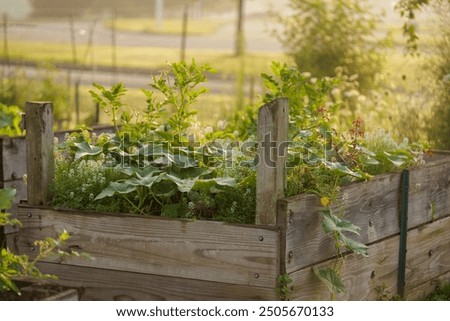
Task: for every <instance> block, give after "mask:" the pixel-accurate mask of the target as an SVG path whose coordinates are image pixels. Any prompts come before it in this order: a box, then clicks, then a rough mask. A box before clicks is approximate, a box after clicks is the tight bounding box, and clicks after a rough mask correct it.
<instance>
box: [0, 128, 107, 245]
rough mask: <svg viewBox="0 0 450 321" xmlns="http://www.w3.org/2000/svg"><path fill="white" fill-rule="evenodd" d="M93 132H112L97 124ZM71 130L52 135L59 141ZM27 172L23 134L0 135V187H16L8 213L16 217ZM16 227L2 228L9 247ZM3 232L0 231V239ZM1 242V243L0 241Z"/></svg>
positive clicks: (22, 195) (24, 197) (25, 197)
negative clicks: (12, 135)
mask: <svg viewBox="0 0 450 321" xmlns="http://www.w3.org/2000/svg"><path fill="white" fill-rule="evenodd" d="M93 131H94V132H95V133H98V134H99V133H105V132H114V129H113V128H112V127H111V126H99V127H95V128H94V130H93ZM71 132H73V131H59V132H55V133H54V136H55V137H57V138H58V139H59V141H63V140H64V136H65V135H66V133H71ZM26 172H27V149H26V141H25V136H17V137H5V136H0V188H7V187H9V188H14V189H16V199H15V202H14V203H13V206H12V208H11V209H10V210H8V213H11V214H12V216H13V217H17V214H18V205H19V200H26V199H27V187H26V185H25V182H24V179H23V177H24V175H25V174H26ZM17 231H18V230H17V228H16V227H11V226H7V227H5V230H4V236H5V239H6V243H7V244H8V246H10V247H11V248H13V247H14V237H15V236H16V235H17ZM2 237H3V233H2V232H1V231H0V240H1V239H2ZM0 244H1V243H0Z"/></svg>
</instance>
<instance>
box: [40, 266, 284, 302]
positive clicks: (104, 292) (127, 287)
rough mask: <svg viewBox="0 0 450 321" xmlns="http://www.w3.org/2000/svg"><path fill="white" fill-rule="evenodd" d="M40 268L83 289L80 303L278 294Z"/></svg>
mask: <svg viewBox="0 0 450 321" xmlns="http://www.w3.org/2000/svg"><path fill="white" fill-rule="evenodd" d="M38 267H39V268H40V269H41V271H43V272H45V273H50V274H54V275H57V276H58V278H59V280H58V281H57V283H60V284H62V285H64V286H68V287H77V288H78V287H82V293H81V297H80V300H89V301H92V300H104V301H105V300H107V301H113V300H145V301H150V300H171V301H175V300H200V301H209V300H252V301H257V300H276V291H275V290H274V289H273V288H268V287H255V286H244V285H234V284H228V283H220V282H211V281H202V280H192V279H184V278H176V277H170V276H159V275H151V274H141V273H132V272H126V271H113V270H104V269H97V268H90V267H82V266H70V265H65V264H55V263H42V264H39V265H38Z"/></svg>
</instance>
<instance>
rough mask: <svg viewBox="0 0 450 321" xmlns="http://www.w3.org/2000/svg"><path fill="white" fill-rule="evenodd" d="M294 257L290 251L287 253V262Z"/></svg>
mask: <svg viewBox="0 0 450 321" xmlns="http://www.w3.org/2000/svg"><path fill="white" fill-rule="evenodd" d="M293 257H294V252H292V251H289V253H288V258H289V259H288V262H291V259H292V258H293Z"/></svg>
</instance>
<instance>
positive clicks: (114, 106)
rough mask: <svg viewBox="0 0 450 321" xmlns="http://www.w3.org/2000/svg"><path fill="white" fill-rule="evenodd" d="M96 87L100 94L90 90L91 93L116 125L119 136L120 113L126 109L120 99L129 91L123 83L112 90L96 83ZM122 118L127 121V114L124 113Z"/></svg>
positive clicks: (114, 86)
mask: <svg viewBox="0 0 450 321" xmlns="http://www.w3.org/2000/svg"><path fill="white" fill-rule="evenodd" d="M94 87H95V88H96V89H97V91H98V92H96V91H94V90H89V93H90V94H91V96H92V98H93V100H94V102H96V103H98V104H99V105H100V107H101V108H102V109H103V111H104V112H105V113H106V114H107V115H108V116H109V117H110V119H111V121H112V123H113V125H114V129H115V131H116V135H117V136H119V133H120V131H119V112H120V111H121V109H122V107H124V105H123V103H122V102H121V101H120V97H122V96H123V95H125V93H126V91H127V90H126V89H125V88H124V87H123V84H122V83H118V84H116V85H113V86H112V87H111V89H110V90H108V89H106V88H105V87H103V86H102V85H100V84H97V83H94ZM121 118H122V119H127V118H128V117H127V114H123V112H122V117H121Z"/></svg>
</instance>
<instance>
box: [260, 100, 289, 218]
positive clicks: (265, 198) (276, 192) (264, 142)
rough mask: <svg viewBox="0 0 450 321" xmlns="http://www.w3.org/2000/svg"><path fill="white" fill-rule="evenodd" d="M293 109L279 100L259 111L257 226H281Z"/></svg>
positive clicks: (285, 101) (285, 102) (286, 102)
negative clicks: (280, 208)
mask: <svg viewBox="0 0 450 321" xmlns="http://www.w3.org/2000/svg"><path fill="white" fill-rule="evenodd" d="M288 127H289V106H288V101H287V99H285V98H279V99H276V100H274V101H272V102H270V103H268V104H266V105H264V106H262V107H261V108H260V109H259V111H258V142H259V144H258V155H259V159H258V164H257V168H256V182H257V184H256V224H261V225H275V224H277V201H278V200H280V199H283V198H284V190H285V188H286V164H285V163H286V157H287V141H288Z"/></svg>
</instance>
